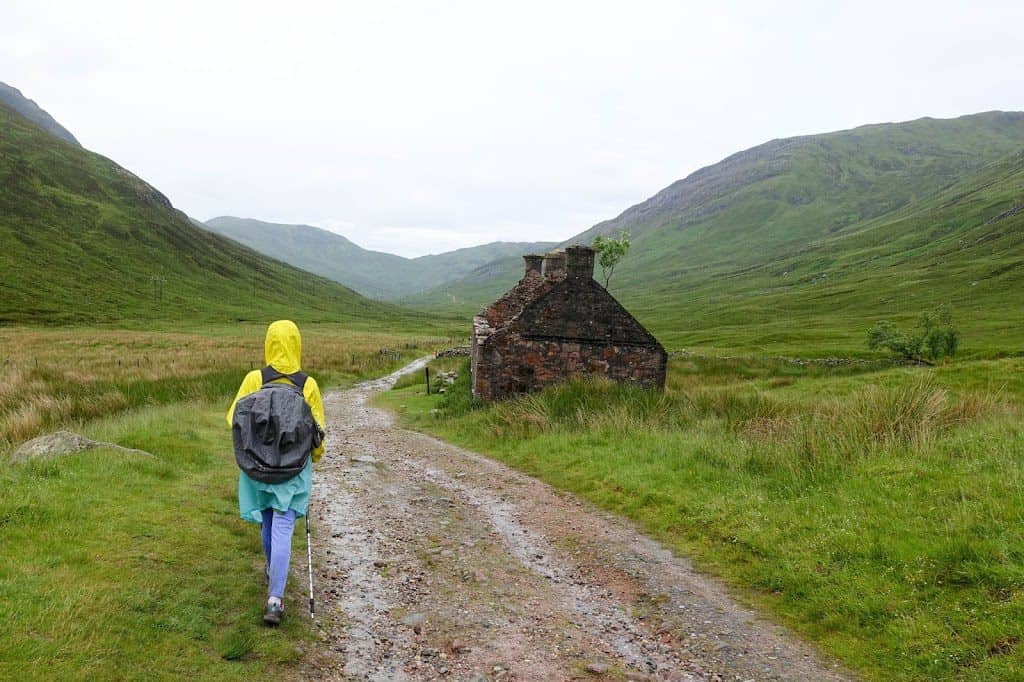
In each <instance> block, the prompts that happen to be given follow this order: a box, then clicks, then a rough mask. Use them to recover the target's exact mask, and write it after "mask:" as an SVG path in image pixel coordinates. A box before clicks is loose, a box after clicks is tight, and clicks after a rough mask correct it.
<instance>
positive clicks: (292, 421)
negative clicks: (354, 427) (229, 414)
mask: <svg viewBox="0 0 1024 682" xmlns="http://www.w3.org/2000/svg"><path fill="white" fill-rule="evenodd" d="M260 374H261V378H262V380H263V385H262V386H261V387H260V390H258V391H256V392H255V393H250V394H249V395H247V396H245V397H244V398H242V399H241V400H239V401H238V404H236V405H235V415H234V418H233V420H232V424H231V435H232V439H233V440H234V444H235V461H236V462H238V467H239V468H240V469H241V470H242V471H244V472H245V473H246V474H247V475H248V476H249V478H251V479H253V480H255V481H261V482H263V483H280V482H282V481H287V480H288V479H289V478H292V477H293V476H296V475H298V473H299V472H300V471H302V469H303V468H304V467H305V466H306V460H307V459H308V458H309V454H310V451H311V450H312V449H313V448H315V447H317V446H319V445H320V444H321V443H322V442H323V439H324V433H323V431H322V430H321V429H320V426H319V425H318V424H317V423H316V420H315V419H313V412H312V410H310V409H309V404H308V403H307V402H306V399H305V398H304V397H303V394H302V389H303V387H304V386H305V385H306V379H308V378H309V377H307V376H306V375H305V374H303V373H302V372H295V373H294V374H282V373H281V372H278V371H277V370H276V369H274V368H273V367H269V366H268V367H264V368H263V369H261V370H260ZM282 377H284V378H287V379H288V380H289V381H290V382H291V383H283V382H282V383H274V380H275V379H280V378H282Z"/></svg>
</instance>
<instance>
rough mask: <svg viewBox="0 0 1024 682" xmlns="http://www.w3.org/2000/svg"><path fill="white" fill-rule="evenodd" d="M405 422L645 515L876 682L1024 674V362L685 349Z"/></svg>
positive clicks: (426, 409)
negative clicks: (653, 381) (629, 369)
mask: <svg viewBox="0 0 1024 682" xmlns="http://www.w3.org/2000/svg"><path fill="white" fill-rule="evenodd" d="M460 385H461V387H462V391H463V393H464V394H463V395H462V397H461V398H460V397H458V395H456V393H455V391H452V392H450V393H449V394H446V395H445V396H442V397H441V398H439V399H433V400H429V399H426V398H425V397H420V398H416V399H413V398H412V397H410V396H409V394H408V393H407V392H406V391H395V392H391V393H392V395H388V396H386V397H385V398H384V399H385V400H386V401H387V402H389V403H391V404H394V405H402V406H404V409H403V410H401V412H402V414H403V415H404V420H405V421H406V422H407V423H409V424H412V425H416V426H419V427H420V428H423V429H426V430H429V431H432V432H434V433H436V434H438V435H441V436H443V437H445V438H447V439H449V440H452V441H454V442H456V443H458V444H460V445H463V446H466V447H471V448H475V449H479V450H482V451H485V452H488V453H490V454H491V455H493V456H495V457H497V458H499V459H501V460H503V461H505V462H508V463H509V464H512V465H514V466H516V467H519V468H521V469H523V470H525V471H527V472H528V473H531V474H533V475H536V476H539V477H540V478H542V479H544V480H545V481H547V482H549V483H551V484H553V485H555V486H557V487H561V488H564V489H567V490H571V491H574V492H576V493H578V494H581V495H583V496H586V497H588V498H589V499H591V500H592V501H594V502H596V503H597V504H599V505H601V506H603V507H605V508H607V509H610V510H613V511H616V512H619V513H622V514H625V515H627V516H629V517H631V518H633V519H635V520H636V521H637V522H638V523H639V524H640V525H641V526H642V527H644V528H645V529H646V530H647V531H648V532H649V533H651V534H652V535H654V536H656V537H658V538H660V539H661V540H663V541H664V542H666V543H668V544H669V545H671V546H673V547H675V548H677V549H678V550H680V551H681V552H683V553H685V554H687V555H689V556H692V557H694V558H695V560H696V561H697V562H698V563H699V564H700V565H702V566H703V567H704V568H705V569H707V570H710V571H713V572H715V573H717V574H719V575H721V576H722V577H723V578H725V579H726V580H727V581H728V582H730V583H731V584H733V585H734V586H736V587H737V588H738V589H739V590H740V592H741V594H743V595H745V596H746V598H749V599H751V600H752V601H754V602H756V603H758V604H760V605H761V606H762V607H763V608H766V609H768V610H771V611H772V612H774V613H775V614H777V616H778V617H780V618H782V619H783V620H785V621H786V622H788V623H790V624H791V625H792V626H794V627H795V628H797V629H798V630H800V631H802V632H803V633H805V634H806V635H807V636H809V637H810V638H812V639H814V640H816V641H817V642H819V643H820V644H821V646H823V647H824V648H825V649H826V650H828V651H829V652H831V653H833V654H835V655H837V656H839V657H840V658H841V659H843V660H844V661H845V662H847V663H848V664H849V665H850V666H852V667H854V668H856V669H858V670H860V671H861V672H862V673H863V674H864V675H865V676H866V677H868V678H870V679H878V680H919V679H929V680H932V679H971V680H989V679H1015V678H1016V677H1017V676H1019V671H1020V670H1021V669H1024V650H1022V649H1021V647H1020V644H1019V642H1021V641H1022V640H1024V533H1022V531H1021V528H1022V527H1024V427H1022V425H1021V417H1022V412H1024V360H1021V359H1019V358H1010V359H1003V360H992V361H977V362H965V363H960V364H957V365H950V366H943V367H935V368H913V367H893V366H892V365H891V364H889V365H888V366H885V365H882V364H878V365H873V364H870V363H868V364H858V365H856V366H843V367H832V368H829V367H819V366H807V367H801V366H800V365H797V364H793V363H788V362H782V361H776V360H771V359H762V360H758V361H755V362H751V363H750V364H749V365H745V364H744V362H743V360H742V359H730V360H727V361H720V360H714V359H693V358H684V359H679V360H676V361H674V362H673V363H672V364H671V366H670V374H669V380H668V390H667V391H666V392H665V393H664V394H659V393H656V392H650V391H643V390H639V389H636V388H633V387H629V386H623V385H618V384H612V383H608V382H604V381H584V380H575V381H570V382H567V383H565V384H562V385H560V386H556V387H552V388H550V389H548V390H547V391H544V392H543V393H540V394H537V395H532V396H523V397H520V398H517V399H515V400H510V401H507V402H504V403H499V404H495V405H491V406H487V407H480V406H476V405H474V404H473V403H472V401H470V400H469V399H468V396H467V395H465V393H466V392H468V387H469V386H468V381H467V382H465V384H461V382H460V384H457V387H458V386H460Z"/></svg>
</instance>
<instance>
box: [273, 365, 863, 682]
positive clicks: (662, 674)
mask: <svg viewBox="0 0 1024 682" xmlns="http://www.w3.org/2000/svg"><path fill="white" fill-rule="evenodd" d="M410 367H412V369H419V368H420V367H422V364H418V365H414V366H410ZM412 369H410V368H406V371H412ZM396 375H397V373H396ZM396 375H392V376H391V377H387V378H385V379H380V380H377V381H372V382H367V383H364V384H360V385H359V386H356V387H355V388H352V389H350V390H347V391H344V392H337V393H331V394H329V395H328V396H327V397H326V400H325V405H326V409H327V420H328V437H329V445H328V448H329V449H328V452H327V456H326V458H325V459H324V460H323V461H322V462H321V465H320V467H319V469H318V472H317V478H316V482H315V485H314V494H313V496H314V502H313V508H314V510H315V511H314V517H313V518H314V520H315V522H316V526H315V527H314V533H315V535H316V539H315V540H314V551H315V555H314V565H315V580H316V584H317V602H318V604H319V610H320V613H319V614H318V621H319V627H320V637H321V640H322V641H321V645H320V646H318V647H316V650H315V652H314V653H313V654H312V656H311V657H310V658H309V661H308V663H307V665H306V667H305V669H304V670H303V674H304V677H307V678H315V679H353V680H403V679H405V680H430V679H452V680H566V679H598V678H601V677H602V676H603V677H604V678H605V679H628V680H648V679H649V680H776V679H785V680H840V679H849V678H848V677H847V676H846V674H844V673H842V672H840V671H839V670H838V668H835V667H833V666H829V665H826V664H824V663H822V662H821V659H820V657H818V656H816V655H815V654H814V653H813V652H812V650H811V649H810V648H809V647H807V646H806V645H804V644H802V643H800V642H798V641H797V640H795V639H794V638H793V637H791V636H789V635H788V634H786V633H785V632H784V631H783V630H782V629H781V628H779V627H777V626H774V625H772V624H770V623H768V622H766V621H764V620H761V619H759V618H758V617H757V616H756V615H755V614H753V613H752V612H751V611H749V610H747V609H745V608H743V607H741V606H738V605H737V604H736V603H735V602H733V601H732V600H731V599H730V598H729V597H728V596H727V595H726V594H725V592H724V591H723V590H722V588H721V587H719V586H718V585H717V584H716V583H715V582H714V581H712V580H710V579H708V578H706V577H704V576H702V575H699V574H697V573H695V572H694V571H693V569H692V568H691V567H690V565H689V564H688V562H686V561H685V560H682V559H679V558H676V557H673V556H672V554H671V553H670V552H668V551H667V550H665V549H664V548H662V547H661V546H660V545H658V544H657V543H655V542H654V541H652V540H650V539H648V538H646V537H645V536H643V535H642V534H640V533H639V532H637V530H636V529H635V528H633V527H632V526H631V525H630V524H629V523H628V522H625V521H623V520H621V519H617V518H615V517H612V516H610V515H608V514H605V513H602V512H600V511H596V510H595V509H594V508H592V507H591V506H590V505H588V504H585V503H582V502H580V501H578V500H576V499H575V498H574V497H572V496H570V495H567V494H563V493H559V492H557V491H555V490H554V489H552V488H550V487H549V486H547V485H545V484H543V483H541V482H539V481H537V480H536V479H533V478H530V477H529V476H525V475H523V474H520V473H518V472H516V471H514V470H512V469H509V468H508V467H505V466H504V465H502V464H499V463H496V462H494V461H492V460H490V459H487V458H485V457H483V456H481V455H477V454H475V453H472V452H468V451H466V450H462V449H459V448H457V447H454V446H452V445H449V444H447V443H444V442H442V441H439V440H436V439H434V438H430V437H428V436H424V435H422V434H418V433H414V432H411V431H406V430H403V429H399V428H396V427H395V425H394V419H393V417H392V416H391V415H390V414H388V413H387V412H385V411H382V410H379V409H376V408H372V407H369V406H368V405H367V404H366V402H367V399H368V398H369V396H370V395H371V394H373V393H374V392H376V391H380V390H384V389H386V388H388V387H389V386H390V385H391V383H392V382H393V381H394V379H395V376H396ZM297 563H299V564H302V563H304V562H297ZM302 568H305V567H304V566H301V565H300V566H298V567H297V568H296V570H297V573H296V576H295V579H298V578H299V576H298V572H299V569H302ZM302 579H303V580H304V579H305V575H303V576H302ZM293 608H294V607H293Z"/></svg>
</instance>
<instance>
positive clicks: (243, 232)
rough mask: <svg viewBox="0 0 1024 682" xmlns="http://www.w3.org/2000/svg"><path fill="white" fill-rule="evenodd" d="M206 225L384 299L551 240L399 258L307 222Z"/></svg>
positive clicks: (227, 219) (227, 220) (224, 220)
mask: <svg viewBox="0 0 1024 682" xmlns="http://www.w3.org/2000/svg"><path fill="white" fill-rule="evenodd" d="M206 226H207V227H208V228H209V229H210V230H212V231H213V232H216V233H218V234H222V235H224V236H226V237H230V238H231V239H234V240H235V241H238V242H241V243H242V244H245V245H246V246H249V247H251V248H253V249H256V250H257V251H260V252H261V253H265V254H268V255H270V256H273V257H275V258H280V259H281V260H283V261H285V262H287V263H291V264H292V265H295V266H296V267H300V268H302V269H304V270H308V271H310V272H315V273H316V274H318V275H322V276H324V277H327V278H330V279H333V280H334V281H336V282H341V283H342V284H344V285H345V286H348V287H351V288H353V289H354V290H356V291H358V292H359V293H361V294H363V295H365V296H371V297H373V298H377V299H382V300H398V299H401V298H403V297H405V296H408V295H410V294H414V293H416V292H419V291H422V290H425V289H430V288H432V287H435V286H438V285H440V284H442V283H443V282H446V281H449V280H452V279H458V278H459V277H462V276H463V275H465V274H467V273H469V272H472V271H473V270H474V269H476V268H478V267H480V266H482V265H484V264H485V263H489V262H491V261H493V260H495V259H497V258H501V257H504V256H509V255H512V254H519V253H526V252H528V251H531V250H540V249H547V248H550V247H551V246H552V245H553V244H552V243H542V244H534V243H527V242H515V243H511V242H492V243H490V244H483V245H481V246H474V247H470V248H466V249H458V250H456V251H449V252H447V253H441V254H432V255H429V256H420V257H419V258H403V257H401V256H396V255H394V254H390V253H382V252H380V251H371V250H369V249H364V248H362V247H360V246H358V245H357V244H354V243H353V242H351V241H350V240H348V239H346V238H345V237H343V236H341V235H339V234H335V233H334V232H329V231H327V230H323V229H320V228H318V227H312V226H310V225H281V224H278V223H267V222H263V221H260V220H252V219H248V218H234V217H231V216H222V217H219V218H213V219H212V220H209V221H207V223H206Z"/></svg>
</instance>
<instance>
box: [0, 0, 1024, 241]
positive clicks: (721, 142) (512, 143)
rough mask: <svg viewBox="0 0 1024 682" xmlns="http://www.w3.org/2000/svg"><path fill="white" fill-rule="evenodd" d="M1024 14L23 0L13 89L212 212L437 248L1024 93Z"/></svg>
mask: <svg viewBox="0 0 1024 682" xmlns="http://www.w3.org/2000/svg"><path fill="white" fill-rule="evenodd" d="M841 5H845V6H841ZM1022 26H1024V2H1021V1H1020V0H1017V1H1015V2H959V3H944V2H936V1H934V0H932V1H929V2H920V3H916V2H913V3H912V2H906V3H901V2H898V1H895V0H889V1H888V2H878V3H875V2H867V1H861V2H849V3H838V2H783V3H771V2H763V1H762V2H747V3H740V2H735V3H731V2H730V3H727V2H723V3H716V2H700V3H692V4H687V3H683V2H663V3H647V2H637V1H635V0H633V1H630V2H615V3H599V2H579V3H576V2H555V1H553V0H549V1H547V2H538V3H533V2H523V1H521V0H517V1H516V2H502V3H497V2H483V1H481V0H476V1H474V2H434V3H426V2H412V1H410V2H404V3H389V2H381V1H380V0H372V1H369V0H368V1H367V2H361V3H356V2H343V1H340V2H339V1H334V2H324V3H313V2H295V3H287V2H281V1H280V0H278V1H277V2H274V3H266V4H262V3H257V2H237V3H234V2H230V3H229V2H216V1H215V0H205V1H203V2H190V1H182V0H177V1H176V2H159V3H158V2H145V1H140V0H134V1H132V2H123V3H114V2H102V1H99V0H90V1H89V2H45V1H41V0H26V1H24V2H22V1H21V0H2V1H0V81H4V82H6V83H8V84H10V85H13V86H14V87H17V88H20V89H21V90H22V92H23V93H24V94H25V95H26V96H28V97H30V98H32V99H34V100H36V101H37V102H38V103H39V104H40V106H42V107H43V108H44V109H46V110H47V111H49V112H50V113H51V114H52V115H53V116H54V117H55V118H56V119H57V120H58V121H59V122H60V123H61V124H63V125H64V126H66V127H67V128H68V129H69V130H71V132H72V133H73V134H74V135H75V136H77V137H78V139H79V140H80V141H81V142H82V144H83V145H85V146H86V147H88V148H89V149H92V150H94V151H97V152H99V153H101V154H104V155H106V156H109V157H111V158H112V159H114V160H115V161H117V162H118V163H120V164H121V165H123V166H125V167H127V168H128V169H130V170H132V171H133V172H135V173H136V174H138V175H140V176H141V177H143V178H144V179H146V180H147V181H149V182H151V183H152V184H153V185H155V186H156V187H157V188H158V189H160V190H161V191H163V192H164V193H165V194H167V195H168V197H169V198H170V199H171V201H172V202H173V203H174V205H175V206H177V207H178V208H180V209H182V210H184V211H186V212H187V213H188V214H190V215H192V216H193V217H196V218H199V219H202V220H207V219H209V218H212V217H214V216H218V215H237V216H243V217H253V218H260V219H263V220H269V221H274V222H288V223H308V224H312V225H318V226H321V227H325V228H328V229H331V230H334V231H336V232H338V233H340V234H343V235H345V236H346V237H349V238H350V239H352V240H353V241H355V242H356V243H358V244H360V245H362V246H365V247H367V248H374V249H380V250H384V251H391V252H393V253H399V254H402V255H406V256H414V255H420V254H424V253H432V252H434V253H436V252H440V251H445V250H449V249H452V248H457V247H461V246H469V245H473V244H479V243H483V242H488V241H494V240H499V239H500V240H506V241H508V240H516V241H519V240H551V241H558V240H561V239H565V238H568V237H570V236H572V235H573V234H576V233H578V232H580V231H582V230H585V229H586V228H588V227H590V226H591V225H592V224H594V223H596V222H598V221H600V220H603V219H606V218H611V217H614V216H615V215H617V214H618V213H620V212H621V211H622V210H623V209H625V208H627V207H628V206H630V205H631V204H634V203H636V202H638V201H641V200H643V199H645V198H647V197H649V196H650V195H652V194H654V193H655V192H657V191H658V190H659V189H661V188H663V187H664V186H666V185H668V184H669V183H671V182H673V181H674V180H677V179H679V178H681V177H684V176H686V175H688V174H689V173H691V172H693V171H694V170H696V169H698V168H700V167H702V166H705V165H708V164H711V163H714V162H716V161H718V160H720V159H722V158H723V157H725V156H727V155H729V154H731V153H733V152H735V151H739V150H741V149H745V148H747V147H751V146H754V145H756V144H759V143H761V142H765V141H767V140H769V139H772V138H776V137H787V136H791V135H798V134H806V133H816V132H826V131H830V130H837V129H842V128H849V127H853V126H857V125H860V124H864V123H875V122H882V121H899V120H907V119H913V118H918V117H921V116H934V117H950V116H958V115H961V114H968V113H975V112H979V111H987V110H992V109H1003V110H1021V109H1024V39H1022V38H1021V35H1020V31H1021V27H1022Z"/></svg>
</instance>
